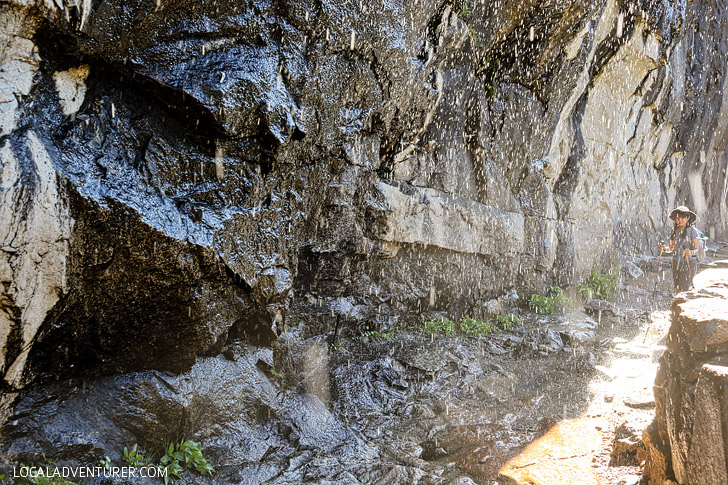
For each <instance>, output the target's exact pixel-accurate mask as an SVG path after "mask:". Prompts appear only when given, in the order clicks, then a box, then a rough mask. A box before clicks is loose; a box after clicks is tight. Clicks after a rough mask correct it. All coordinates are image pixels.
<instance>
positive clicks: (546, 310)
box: [528, 286, 571, 315]
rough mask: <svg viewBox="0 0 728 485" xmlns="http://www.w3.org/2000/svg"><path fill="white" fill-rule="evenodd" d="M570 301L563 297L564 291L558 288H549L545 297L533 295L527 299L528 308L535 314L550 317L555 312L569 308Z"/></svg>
mask: <svg viewBox="0 0 728 485" xmlns="http://www.w3.org/2000/svg"><path fill="white" fill-rule="evenodd" d="M570 304H571V301H570V300H569V298H568V297H567V296H566V295H564V290H562V289H561V288H560V287H558V286H550V287H549V289H548V292H547V293H546V296H542V295H538V294H533V295H531V298H529V299H528V306H529V307H531V308H532V309H533V310H535V311H536V313H541V314H543V315H550V314H552V313H553V312H555V311H556V310H559V309H561V308H564V307H566V306H569V305H570Z"/></svg>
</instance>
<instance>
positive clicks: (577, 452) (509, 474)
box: [499, 418, 604, 485]
mask: <svg viewBox="0 0 728 485" xmlns="http://www.w3.org/2000/svg"><path fill="white" fill-rule="evenodd" d="M602 426H604V422H603V421H602V420H597V419H584V418H582V419H569V420H565V421H561V422H560V423H558V424H557V425H555V426H554V427H552V428H551V429H549V431H548V432H547V433H546V434H545V435H543V436H542V437H540V438H539V439H537V440H536V441H534V442H533V443H531V444H530V445H528V446H527V447H526V449H524V450H523V451H522V452H521V453H520V454H519V455H518V456H516V457H515V458H513V459H511V460H510V461H508V463H506V464H505V465H504V466H503V468H501V470H500V477H499V478H500V479H508V480H511V481H513V482H515V483H538V484H545V483H553V484H557V483H558V484H566V483H573V484H577V483H578V484H582V485H590V484H595V485H596V484H598V483H599V481H598V479H597V476H596V474H595V473H594V470H593V467H592V460H593V458H594V453H595V452H596V451H597V450H598V449H599V448H600V447H601V444H602V433H601V432H600V429H601V428H602Z"/></svg>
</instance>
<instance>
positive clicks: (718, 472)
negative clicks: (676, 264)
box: [646, 279, 728, 483]
mask: <svg viewBox="0 0 728 485" xmlns="http://www.w3.org/2000/svg"><path fill="white" fill-rule="evenodd" d="M726 300H728V287H727V286H726V283H725V281H724V279H723V281H718V282H714V283H712V284H710V285H708V286H705V287H704V288H701V289H698V290H694V291H691V292H687V293H682V294H680V295H679V296H678V297H677V298H675V299H674V300H673V304H672V315H673V316H672V325H671V327H670V332H669V334H668V336H667V350H666V351H665V353H664V354H663V355H662V357H661V358H660V367H659V370H658V373H657V377H656V379H655V400H656V417H655V425H653V426H652V427H651V428H648V430H647V431H646V434H648V435H649V439H647V440H646V444H648V447H647V450H648V456H649V459H648V465H647V469H646V470H647V472H648V474H649V475H648V476H649V478H650V483H657V481H659V480H660V479H661V478H662V477H668V478H670V477H672V476H674V477H675V479H676V481H677V482H678V483H720V482H723V481H725V480H726V475H725V473H726V472H725V470H726V460H727V458H726V454H725V449H726V446H725V443H724V438H723V432H722V430H723V428H724V427H725V423H724V420H725V418H724V416H725V412H724V408H725V402H726V400H727V399H728V397H727V396H726V395H725V389H726V379H727V378H728V371H727V370H726V369H727V368H726V367H725V366H726V364H728V345H727V343H728V339H726V336H725V335H724V334H725V331H724V327H726V326H728V314H727V313H726V310H725V309H726V308H727V305H726ZM650 443H654V445H650Z"/></svg>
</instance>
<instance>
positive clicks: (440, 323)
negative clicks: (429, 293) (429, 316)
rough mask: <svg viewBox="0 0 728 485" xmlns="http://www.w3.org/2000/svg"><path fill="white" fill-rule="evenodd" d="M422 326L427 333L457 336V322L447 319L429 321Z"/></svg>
mask: <svg viewBox="0 0 728 485" xmlns="http://www.w3.org/2000/svg"><path fill="white" fill-rule="evenodd" d="M422 326H423V327H424V328H425V330H426V331H428V332H431V333H439V334H443V335H447V336H450V335H454V334H455V322H453V321H452V320H450V319H448V318H445V317H440V318H438V319H437V320H427V321H425V322H424V323H423V324H422Z"/></svg>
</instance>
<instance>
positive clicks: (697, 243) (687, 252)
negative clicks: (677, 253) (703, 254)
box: [683, 237, 700, 256]
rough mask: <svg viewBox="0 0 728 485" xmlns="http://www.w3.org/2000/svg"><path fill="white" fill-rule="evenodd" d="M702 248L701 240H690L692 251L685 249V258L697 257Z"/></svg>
mask: <svg viewBox="0 0 728 485" xmlns="http://www.w3.org/2000/svg"><path fill="white" fill-rule="evenodd" d="M699 247H700V240H699V239H698V238H697V237H694V238H692V239H691V240H690V249H687V248H686V249H684V250H683V254H684V255H685V256H695V255H697V254H698V248H699Z"/></svg>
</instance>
